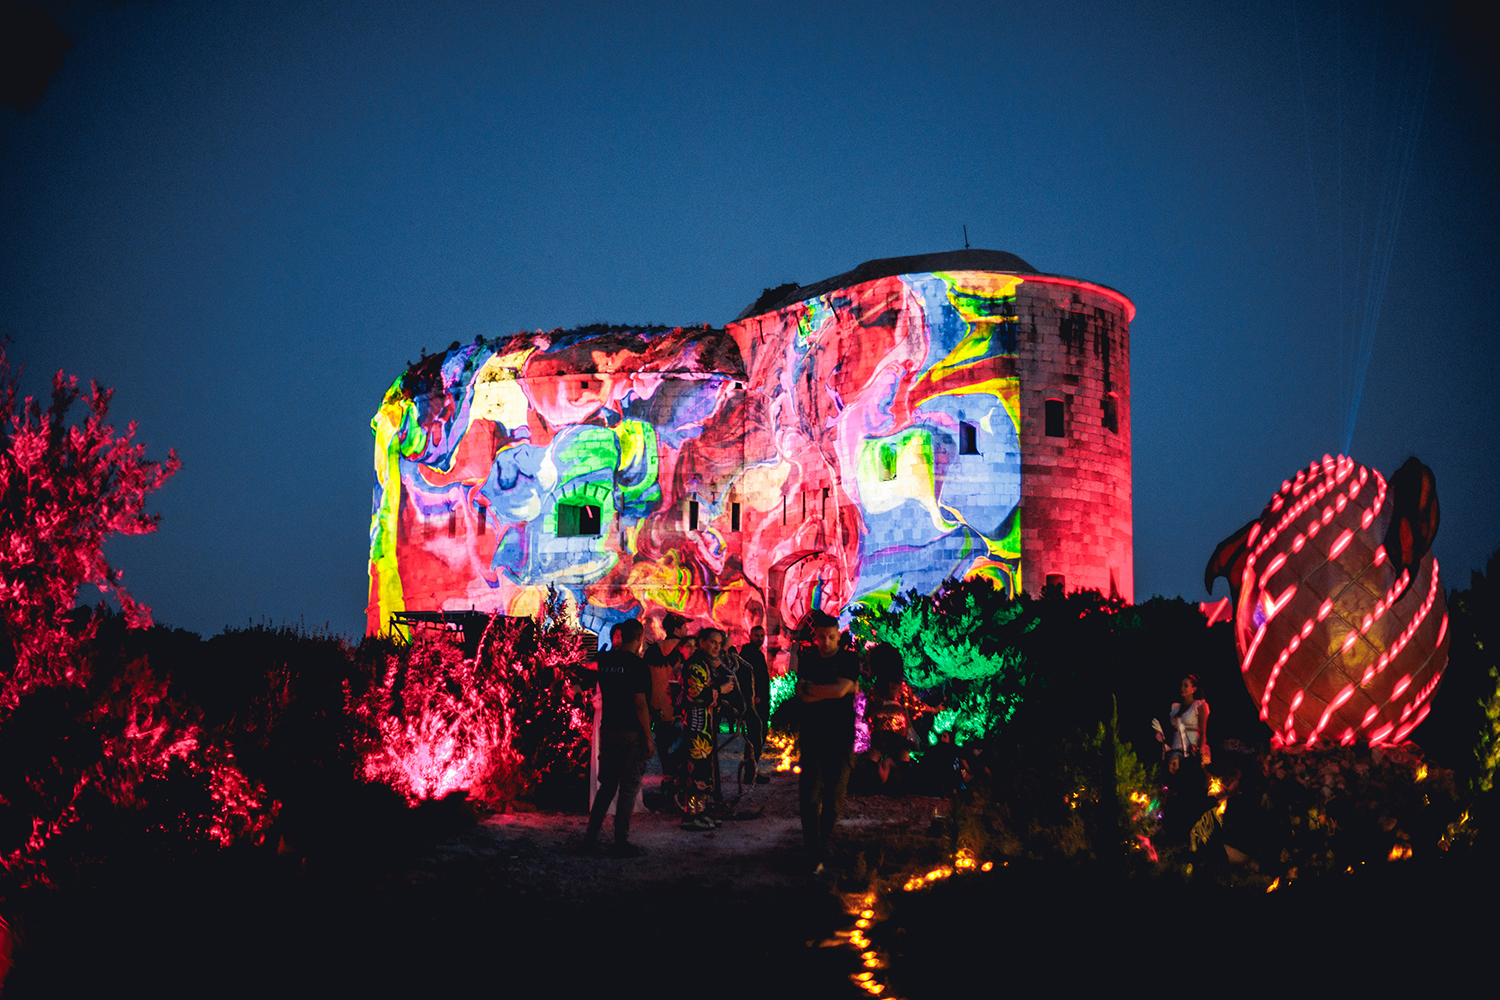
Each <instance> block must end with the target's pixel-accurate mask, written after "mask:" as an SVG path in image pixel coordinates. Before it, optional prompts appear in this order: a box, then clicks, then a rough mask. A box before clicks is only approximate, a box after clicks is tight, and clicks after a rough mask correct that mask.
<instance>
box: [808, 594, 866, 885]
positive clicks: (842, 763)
mask: <svg viewBox="0 0 1500 1000" xmlns="http://www.w3.org/2000/svg"><path fill="white" fill-rule="evenodd" d="M812 626H813V644H812V647H811V648H810V649H803V650H801V651H800V653H799V651H797V650H796V649H795V647H794V649H793V655H794V656H796V657H797V662H796V664H795V665H794V669H795V670H796V671H797V698H798V699H799V700H800V701H801V702H802V703H803V704H802V706H801V715H802V720H801V724H800V727H799V732H798V736H797V747H798V755H799V758H800V759H799V763H800V765H801V767H802V777H801V779H800V781H799V782H798V785H797V793H798V798H799V800H800V803H801V807H802V843H803V845H804V847H805V848H806V849H807V859H808V863H809V864H811V865H813V866H814V867H813V870H814V872H815V873H821V872H822V871H823V862H824V860H825V859H826V857H827V853H828V842H829V840H830V839H832V837H833V827H834V824H835V823H837V822H838V819H839V809H840V808H841V807H842V806H843V802H844V793H845V792H846V791H847V790H848V788H849V771H850V769H851V768H852V767H853V754H854V689H855V685H856V681H857V679H858V678H859V658H858V657H857V656H855V655H854V654H853V653H852V652H850V651H849V650H845V649H840V648H839V622H838V619H837V618H834V617H833V616H832V615H829V614H826V613H824V612H817V613H816V614H815V615H814V617H813V622H812Z"/></svg>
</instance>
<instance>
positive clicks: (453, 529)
mask: <svg viewBox="0 0 1500 1000" xmlns="http://www.w3.org/2000/svg"><path fill="white" fill-rule="evenodd" d="M457 534H458V511H456V510H451V511H449V512H448V537H449V538H452V537H454V536H455V535H457Z"/></svg>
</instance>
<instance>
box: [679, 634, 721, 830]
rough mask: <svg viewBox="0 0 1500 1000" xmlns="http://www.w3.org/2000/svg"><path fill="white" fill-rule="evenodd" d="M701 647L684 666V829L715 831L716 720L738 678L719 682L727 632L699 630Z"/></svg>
mask: <svg viewBox="0 0 1500 1000" xmlns="http://www.w3.org/2000/svg"><path fill="white" fill-rule="evenodd" d="M697 640H698V643H697V645H698V649H697V651H696V652H695V653H694V654H693V655H692V657H691V658H690V659H689V660H688V661H687V662H686V663H684V664H683V666H682V708H681V711H680V713H679V715H678V718H679V720H680V721H681V723H682V751H681V753H682V786H681V793H680V794H681V798H682V828H683V829H684V830H712V829H714V828H715V827H717V826H718V825H719V823H718V821H716V820H715V819H714V818H713V817H711V816H709V815H708V806H709V803H710V802H711V801H712V800H713V792H714V770H715V767H716V763H715V759H714V749H715V735H716V734H715V732H714V730H715V729H716V726H715V722H716V720H717V716H716V714H715V712H714V708H715V705H716V703H717V701H718V696H719V694H720V692H721V691H722V692H724V693H728V692H729V691H732V690H734V678H733V676H731V677H730V678H729V679H728V680H726V681H724V682H722V683H719V684H716V683H715V675H716V673H717V672H718V667H719V654H720V652H721V651H722V649H723V647H724V633H723V632H721V631H720V630H719V629H716V628H706V629H703V630H702V631H701V632H699V633H698V636H697Z"/></svg>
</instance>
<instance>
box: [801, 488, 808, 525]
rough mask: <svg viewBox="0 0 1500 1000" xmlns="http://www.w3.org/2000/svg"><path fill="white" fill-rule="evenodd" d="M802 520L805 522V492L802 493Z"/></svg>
mask: <svg viewBox="0 0 1500 1000" xmlns="http://www.w3.org/2000/svg"><path fill="white" fill-rule="evenodd" d="M802 520H804V521H806V520H807V491H806V490H803V491H802Z"/></svg>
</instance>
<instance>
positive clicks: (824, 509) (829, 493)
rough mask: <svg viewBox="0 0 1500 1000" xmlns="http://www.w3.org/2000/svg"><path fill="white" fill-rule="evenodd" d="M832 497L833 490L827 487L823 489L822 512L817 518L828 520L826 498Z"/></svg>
mask: <svg viewBox="0 0 1500 1000" xmlns="http://www.w3.org/2000/svg"><path fill="white" fill-rule="evenodd" d="M832 495H833V489H832V488H831V487H828V486H825V487H823V507H822V510H821V511H820V512H819V516H820V517H822V518H823V519H824V520H827V519H828V498H829V497H830V496H832Z"/></svg>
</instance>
